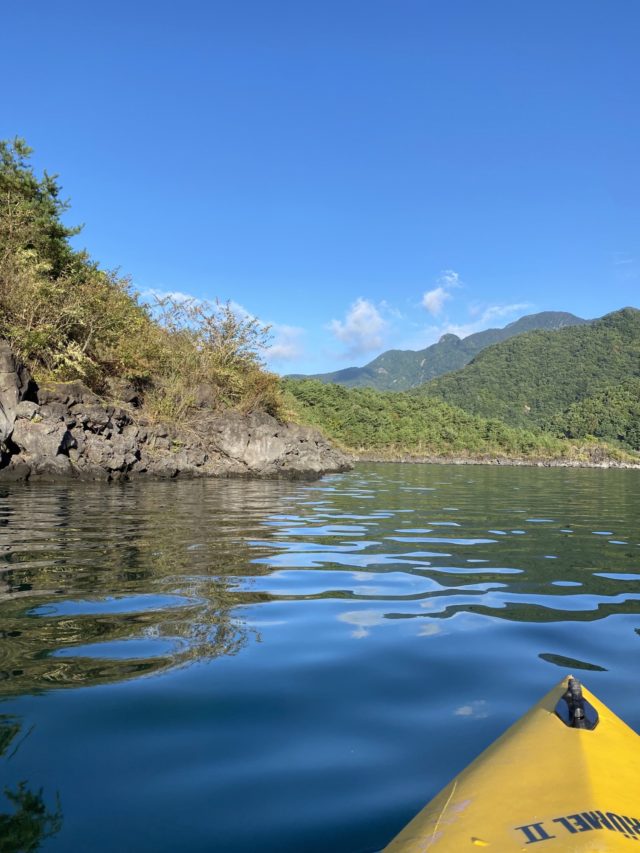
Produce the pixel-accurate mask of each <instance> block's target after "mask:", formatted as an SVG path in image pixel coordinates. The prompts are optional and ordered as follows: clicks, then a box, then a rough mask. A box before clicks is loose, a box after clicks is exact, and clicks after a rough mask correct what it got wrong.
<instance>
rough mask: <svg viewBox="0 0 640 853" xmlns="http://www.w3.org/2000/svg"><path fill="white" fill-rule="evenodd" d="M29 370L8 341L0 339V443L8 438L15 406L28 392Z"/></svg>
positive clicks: (13, 418) (13, 419)
mask: <svg viewBox="0 0 640 853" xmlns="http://www.w3.org/2000/svg"><path fill="white" fill-rule="evenodd" d="M30 383H31V377H30V375H29V371H28V370H27V368H26V367H25V366H24V364H22V362H21V361H20V360H19V359H18V358H17V356H15V355H14V353H13V351H12V350H11V347H10V346H9V344H8V342H7V341H5V340H0V443H2V442H4V441H6V440H7V438H9V436H10V435H11V432H12V430H13V424H14V422H15V419H16V408H17V406H18V404H19V403H20V402H21V401H22V400H24V399H25V397H26V396H27V394H28V391H29V388H30Z"/></svg>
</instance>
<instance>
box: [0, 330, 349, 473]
mask: <svg viewBox="0 0 640 853" xmlns="http://www.w3.org/2000/svg"><path fill="white" fill-rule="evenodd" d="M26 397H29V399H26ZM130 403H131V400H130V399H129V401H128V402H126V401H122V404H120V403H118V402H105V401H104V400H101V399H100V398H99V397H98V396H97V395H96V394H94V393H93V392H92V391H90V390H89V389H88V388H87V387H86V386H84V385H83V384H82V383H81V382H52V383H47V384H46V385H43V386H42V387H39V388H37V389H36V388H35V385H34V383H33V382H31V379H30V376H29V373H28V371H27V370H26V368H25V367H24V365H22V364H20V363H19V361H18V360H17V359H16V357H15V356H14V354H13V353H12V351H11V349H10V347H9V345H8V344H7V343H6V342H5V341H0V447H1V449H2V457H1V462H0V480H26V479H29V478H32V477H37V478H41V479H42V478H46V479H58V478H59V477H65V478H66V477H72V478H78V479H84V480H122V479H130V478H132V477H138V476H149V477H162V478H172V477H177V476H190V477H200V476H211V477H268V478H275V477H282V478H289V479H298V478H308V479H314V478H317V477H319V476H321V475H322V474H325V473H329V472H335V471H345V470H347V469H348V468H350V467H351V465H350V462H349V460H348V458H347V457H346V456H345V455H344V454H343V453H342V452H340V451H339V450H337V449H336V448H334V447H332V446H331V445H330V444H329V442H328V441H327V440H326V439H325V438H324V436H322V435H321V434H320V433H319V432H318V431H316V430H314V429H311V428H310V427H302V426H298V425H296V424H283V423H280V422H279V421H277V420H276V419H275V418H273V417H271V416H270V415H267V414H264V413H253V414H249V415H240V414H238V413H237V412H227V413H223V414H217V413H215V412H212V411H211V410H210V409H207V408H206V403H205V402H204V401H203V405H204V406H205V407H204V408H203V410H202V412H201V414H200V416H199V417H198V419H197V421H196V422H195V423H190V428H189V431H188V432H186V431H185V430H183V429H181V428H180V427H179V426H168V425H166V424H158V423H155V422H151V421H149V420H147V419H145V418H144V417H142V416H140V415H139V413H137V412H136V411H135V408H134V407H133V406H132V405H130Z"/></svg>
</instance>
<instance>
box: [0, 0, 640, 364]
mask: <svg viewBox="0 0 640 853" xmlns="http://www.w3.org/2000/svg"><path fill="white" fill-rule="evenodd" d="M2 20H3V33H4V37H3V50H2V55H1V56H0V63H1V64H2V66H3V79H4V81H5V85H4V87H3V93H2V109H1V110H0V136H1V137H3V138H7V137H13V136H14V135H16V134H18V135H21V136H23V137H25V138H26V139H27V141H28V142H29V143H30V145H32V147H34V148H35V149H36V155H35V164H36V166H37V168H38V169H41V168H45V167H46V168H47V169H49V171H52V172H57V173H59V174H60V176H61V182H62V184H63V187H64V191H65V194H66V195H67V196H69V197H70V198H71V200H72V204H73V210H72V214H71V217H70V219H71V221H73V222H78V221H80V222H84V223H85V228H84V231H83V232H82V235H81V236H80V237H79V238H77V243H78V245H80V246H84V247H86V248H87V249H88V250H89V251H90V252H91V254H92V255H93V256H94V257H95V258H96V259H98V260H99V261H100V262H101V263H102V265H103V266H107V267H114V266H118V267H120V268H121V269H122V271H123V272H126V273H129V274H130V275H131V276H132V278H133V281H134V283H135V286H136V288H137V289H138V290H139V291H141V292H146V293H149V292H163V293H164V292H177V293H186V294H191V295H193V296H195V297H197V298H201V299H213V298H215V297H218V298H219V299H222V300H226V299H230V300H233V302H234V303H236V304H237V305H239V306H242V309H239V310H245V311H247V312H248V313H250V314H252V315H256V316H258V317H260V318H261V319H262V320H263V321H265V322H269V323H271V324H273V334H274V340H273V343H274V346H273V349H272V351H271V353H270V354H269V360H270V364H271V366H272V367H273V368H274V369H277V370H278V371H281V372H318V371H324V370H334V369H338V368H340V367H345V366H347V365H349V364H364V363H366V362H367V361H369V360H370V359H371V358H373V357H374V356H375V355H377V354H378V353H379V352H381V351H382V350H385V349H388V348H390V347H400V348H411V349H418V348H421V347H423V346H426V345H428V344H429V343H432V342H433V341H434V340H437V338H438V337H439V335H440V334H442V333H443V332H445V331H451V330H453V331H457V332H458V333H460V334H466V333H469V332H470V331H476V330H479V329H481V328H486V327H488V326H491V325H504V324H505V323H507V322H509V321H511V320H513V319H515V318H516V317H518V316H520V315H522V314H523V313H530V312H532V311H539V310H546V309H553V310H567V311H573V312H574V313H576V314H579V315H581V316H584V317H594V316H599V315H601V314H603V313H606V312H608V311H612V310H615V309H616V308H619V307H622V306H624V305H636V306H638V305H640V298H639V289H640V171H639V169H638V152H639V151H640V110H639V109H638V104H639V103H640V86H639V83H640V59H639V58H638V56H639V54H638V48H637V46H638V36H639V31H640V3H638V2H637V0H611V2H603V0H580V2H578V0H563V2H562V3H558V2H557V0H553V2H551V0H536V2H533V0H530V2H514V0H499V2H498V0H482V2H479V0H386V2H381V0H340V2H335V0H322V2H316V0H295V1H294V2H283V0H251V1H250V2H249V0H234V2H227V3H222V2H216V1H215V0H212V2H194V0H183V2H180V3H177V2H174V3H168V2H162V0H155V2H153V3H152V2H146V0H137V2H135V3H132V2H127V3H125V2H121V0H112V2H109V3H104V4H97V3H87V2H86V0H84V2H76V0H57V2H55V3H52V2H50V0H33V2H30V3H28V4H26V3H12V4H10V5H8V6H7V8H5V9H4V10H3V16H2ZM9 81H12V82H11V83H10V82H9Z"/></svg>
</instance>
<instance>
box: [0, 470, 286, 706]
mask: <svg viewBox="0 0 640 853" xmlns="http://www.w3.org/2000/svg"><path fill="white" fill-rule="evenodd" d="M295 488H296V486H295V485H294V484H290V483H275V482H267V483H259V482H258V483H255V482H254V483H246V482H222V483H216V484H212V483H200V482H186V483H175V482H171V483H158V482H155V483H153V482H150V483H144V484H142V483H141V484H128V485H124V486H114V485H111V486H103V485H81V484H74V485H71V486H49V487H45V486H40V487H38V489H37V490H36V489H35V488H33V487H26V488H25V487H22V489H21V490H18V489H13V490H11V491H9V490H8V489H7V490H5V491H4V492H3V493H0V527H3V528H4V530H3V531H2V534H3V547H2V551H3V553H0V603H1V605H2V615H3V630H2V631H1V632H0V692H1V693H4V694H5V695H11V694H14V695H15V694H16V693H24V692H30V691H33V690H42V689H47V688H50V687H64V686H82V685H90V684H99V683H106V682H110V681H119V680H122V679H126V678H131V677H135V676H139V675H142V674H147V673H151V672H155V671H158V670H161V669H164V668H167V667H173V666H181V665H185V664H187V663H190V662H193V661H197V660H203V659H211V658H214V657H219V656H221V655H234V654H237V653H238V652H239V651H240V650H241V649H242V648H243V647H244V646H245V645H246V643H247V642H248V641H249V639H250V638H254V639H256V638H258V635H257V632H256V631H254V630H253V629H250V628H248V627H247V625H246V624H245V622H244V621H243V619H242V616H241V611H240V610H239V609H238V605H240V604H243V605H246V604H251V603H255V602H258V601H263V600H268V599H270V596H269V595H266V594H264V593H259V592H256V593H252V591H251V583H252V581H251V577H250V575H252V574H253V575H259V574H265V573H267V572H268V571H269V568H268V566H265V565H261V564H257V563H255V562H254V560H255V559H256V558H257V557H261V556H264V554H265V553H269V552H268V550H267V549H266V548H265V549H261V548H260V547H256V545H255V544H251V545H250V544H249V541H250V540H251V539H252V538H255V536H256V532H257V531H258V530H260V529H261V524H262V523H263V521H264V518H265V517H266V516H267V515H268V514H269V513H271V512H273V509H274V504H276V503H277V502H278V500H279V498H280V497H283V496H287V495H290V494H291V493H292V491H293V490H295Z"/></svg>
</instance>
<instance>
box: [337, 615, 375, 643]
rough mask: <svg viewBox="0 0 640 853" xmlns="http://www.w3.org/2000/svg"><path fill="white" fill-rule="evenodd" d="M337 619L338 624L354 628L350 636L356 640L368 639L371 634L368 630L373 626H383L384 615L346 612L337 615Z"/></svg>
mask: <svg viewBox="0 0 640 853" xmlns="http://www.w3.org/2000/svg"><path fill="white" fill-rule="evenodd" d="M337 618H338V619H339V620H340V622H346V623H347V624H348V625H355V626H356V630H355V631H352V632H351V636H352V637H354V639H356V640H362V639H364V638H365V637H368V636H369V634H370V633H371V631H370V630H369V629H370V628H373V627H374V626H375V625H383V624H384V614H383V613H378V612H377V611H376V610H348V611H347V612H346V613H339V614H338V617H337Z"/></svg>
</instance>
